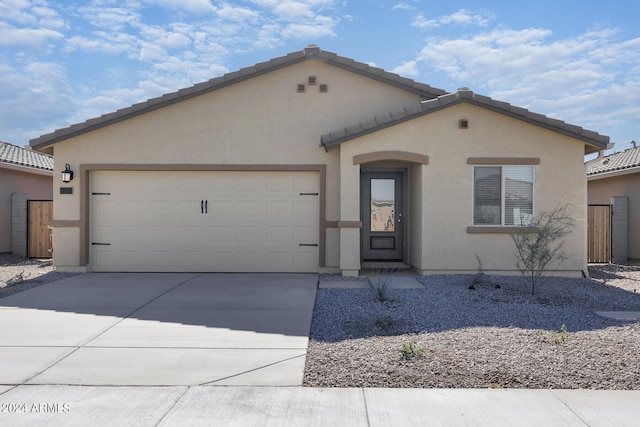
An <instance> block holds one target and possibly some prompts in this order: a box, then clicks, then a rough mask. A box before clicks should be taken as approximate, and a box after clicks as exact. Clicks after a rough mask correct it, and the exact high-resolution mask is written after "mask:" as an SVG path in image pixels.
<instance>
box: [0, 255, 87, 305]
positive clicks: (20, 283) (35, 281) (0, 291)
mask: <svg viewBox="0 0 640 427" xmlns="http://www.w3.org/2000/svg"><path fill="white" fill-rule="evenodd" d="M74 275H75V274H74V273H60V272H57V271H55V268H54V267H53V262H52V261H51V259H35V258H31V259H29V258H24V257H21V256H18V255H13V254H0V298H4V297H6V296H9V295H13V294H15V293H17V292H22V291H26V290H27V289H31V288H35V287H37V286H42V285H46V284H47V283H51V282H55V281H57V280H60V279H64V278H65V277H70V276H74Z"/></svg>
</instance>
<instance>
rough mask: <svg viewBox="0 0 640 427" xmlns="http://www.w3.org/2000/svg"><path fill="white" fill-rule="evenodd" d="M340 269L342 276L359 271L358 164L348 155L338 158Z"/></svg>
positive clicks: (356, 273)
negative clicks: (346, 157) (347, 156)
mask: <svg viewBox="0 0 640 427" xmlns="http://www.w3.org/2000/svg"><path fill="white" fill-rule="evenodd" d="M338 226H339V227H340V270H341V271H342V275H343V276H357V275H358V272H359V271H360V228H361V223H360V166H359V165H354V164H353V160H352V159H351V157H350V156H349V158H348V159H345V158H344V157H343V156H341V159H340V221H339V223H338Z"/></svg>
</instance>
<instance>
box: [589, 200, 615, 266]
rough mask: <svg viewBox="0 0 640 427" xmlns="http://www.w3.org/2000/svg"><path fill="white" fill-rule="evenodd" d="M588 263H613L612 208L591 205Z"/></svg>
mask: <svg viewBox="0 0 640 427" xmlns="http://www.w3.org/2000/svg"><path fill="white" fill-rule="evenodd" d="M587 218H588V221H589V239H588V241H589V242H588V244H589V249H588V261H589V262H594V263H598V262H600V263H602V262H611V206H609V205H589V208H588V213H587Z"/></svg>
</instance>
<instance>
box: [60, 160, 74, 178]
mask: <svg viewBox="0 0 640 427" xmlns="http://www.w3.org/2000/svg"><path fill="white" fill-rule="evenodd" d="M72 179H73V171H72V170H71V166H69V163H67V164H65V165H64V170H63V171H62V182H71V180H72Z"/></svg>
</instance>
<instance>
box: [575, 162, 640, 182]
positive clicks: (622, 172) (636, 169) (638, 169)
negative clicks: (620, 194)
mask: <svg viewBox="0 0 640 427" xmlns="http://www.w3.org/2000/svg"><path fill="white" fill-rule="evenodd" d="M634 173H640V166H635V167H632V168H625V169H618V170H613V171H608V172H600V173H594V174H592V175H587V181H597V180H599V179H607V178H614V177H617V176H623V175H631V174H634Z"/></svg>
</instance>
